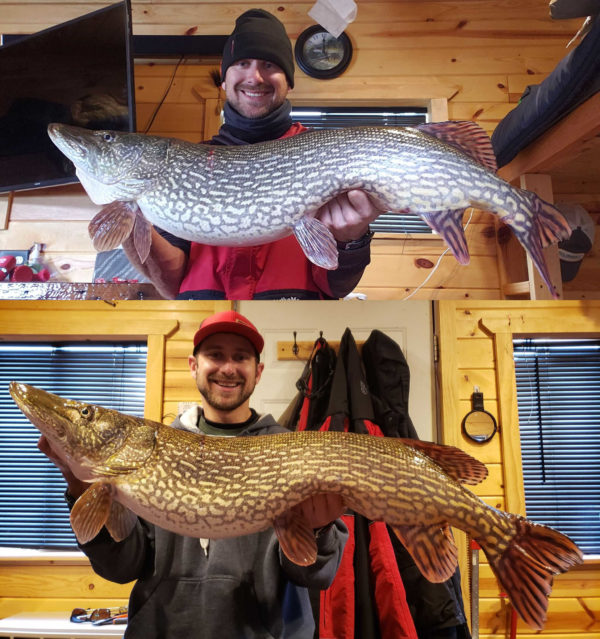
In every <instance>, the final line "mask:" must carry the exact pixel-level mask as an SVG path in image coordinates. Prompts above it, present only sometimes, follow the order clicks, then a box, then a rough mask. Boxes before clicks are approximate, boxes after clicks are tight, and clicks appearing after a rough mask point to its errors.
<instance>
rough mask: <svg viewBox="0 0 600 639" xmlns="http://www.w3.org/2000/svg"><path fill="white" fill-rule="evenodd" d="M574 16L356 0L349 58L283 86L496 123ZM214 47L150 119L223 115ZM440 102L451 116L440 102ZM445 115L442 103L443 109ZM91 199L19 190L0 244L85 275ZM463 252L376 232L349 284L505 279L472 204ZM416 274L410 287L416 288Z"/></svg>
mask: <svg viewBox="0 0 600 639" xmlns="http://www.w3.org/2000/svg"><path fill="white" fill-rule="evenodd" d="M105 4H106V2H99V1H95V0H88V1H87V2H74V1H69V2H66V1H63V2H58V1H56V0H37V1H32V0H23V1H21V2H15V1H7V0H0V31H1V32H4V33H31V32H34V31H36V30H39V29H42V28H45V27H47V26H49V25H52V24H56V23H59V22H62V21H64V20H68V19H70V18H74V17H76V16H79V15H82V14H84V13H86V12H88V11H91V10H93V9H96V8H98V7H100V6H103V5H105ZM253 6H255V5H254V4H248V3H230V2H203V1H200V2H198V1H195V0H194V1H193V2H192V1H189V0H179V1H176V0H156V1H155V0H152V1H150V0H133V20H134V33H136V34H158V35H169V34H172V35H183V34H196V35H218V34H227V33H229V32H230V31H231V28H232V25H233V23H234V20H235V17H236V16H237V15H239V14H240V13H241V12H242V11H244V10H246V9H248V8H251V7H253ZM261 6H262V7H264V8H266V9H268V10H270V11H271V12H273V13H275V14H276V15H277V16H278V17H279V18H280V19H281V20H282V21H283V22H284V24H285V25H286V28H287V30H288V33H289V34H290V36H291V38H292V40H295V38H296V37H297V36H298V34H299V33H300V32H301V31H302V30H303V29H304V28H306V27H308V26H309V25H311V24H312V23H313V22H312V20H311V18H310V17H309V16H308V15H307V12H308V10H309V9H310V7H311V6H312V2H309V3H283V4H281V3H276V2H269V1H267V2H262V3H261ZM579 23H580V21H577V20H569V21H552V20H551V19H550V18H549V15H548V3H547V0H524V1H523V2H518V1H516V0H499V1H498V2H493V3H492V2H473V1H472V0H465V1H462V0H458V1H457V2H451V1H448V0H430V1H428V2H427V1H426V2H421V1H419V0H409V1H398V0H388V1H370V0H361V1H360V2H359V3H358V16H357V19H356V21H355V22H354V23H352V24H351V25H350V26H349V27H348V29H347V31H348V34H349V35H350V38H351V39H352V42H353V45H354V49H355V55H354V59H353V61H352V63H351V65H350V67H349V69H348V70H347V71H346V73H345V74H343V75H342V76H341V77H340V78H337V79H335V80H330V81H317V80H313V79H309V78H307V77H306V76H305V75H304V74H303V73H302V72H301V71H297V80H296V88H295V89H294V91H293V92H292V94H291V96H290V97H291V99H292V101H293V102H294V103H295V104H298V105H315V104H355V103H362V104H369V105H376V104H388V105H394V104H407V103H413V104H414V103H418V104H423V103H424V101H427V100H430V99H433V100H435V102H434V107H435V112H436V114H438V116H437V117H449V118H450V119H470V120H475V121H477V122H478V123H480V124H481V125H482V126H483V127H484V128H485V129H486V131H488V132H489V133H491V132H492V131H493V129H494V127H495V125H496V124H497V123H498V121H499V120H500V119H501V118H502V117H503V116H504V115H505V114H506V113H507V112H508V111H509V110H510V109H511V108H513V107H514V105H515V103H516V102H517V100H518V98H519V96H520V94H521V93H522V91H523V89H524V88H525V86H526V85H528V84H535V83H538V82H540V81H541V80H542V79H543V78H544V77H545V76H546V75H547V74H548V73H549V72H550V71H551V70H552V69H553V68H554V66H555V65H556V63H557V62H558V61H559V60H560V59H561V58H562V57H563V56H564V55H565V44H566V43H567V42H568V40H569V39H570V37H571V36H572V35H573V33H574V32H575V31H576V29H577V28H578V26H579ZM217 66H218V61H217V60H186V61H185V62H184V63H183V64H182V65H180V66H179V68H178V69H177V72H176V75H175V81H174V82H173V86H172V87H171V89H170V91H169V93H168V95H167V97H166V99H165V102H164V104H163V106H162V107H161V109H160V111H159V113H158V116H157V118H156V120H155V121H154V124H153V127H152V129H151V132H153V133H157V134H159V135H173V136H177V137H182V138H186V139H189V140H194V141H199V140H202V139H205V138H206V137H208V136H209V135H210V134H211V133H212V132H213V130H214V129H215V128H216V126H217V125H218V111H219V107H220V103H219V99H220V97H221V96H220V94H219V90H218V89H217V87H216V86H215V85H214V83H213V81H212V80H211V78H210V76H209V72H210V70H211V69H216V68H217ZM173 73H174V64H173V63H160V62H159V61H153V62H150V63H144V64H138V65H136V70H135V76H136V100H137V112H138V128H139V129H140V130H144V129H145V128H146V126H147V123H148V122H149V120H150V118H151V114H152V113H153V111H154V109H155V107H156V105H157V104H158V102H159V101H160V100H161V99H162V97H163V95H164V93H165V91H166V89H167V87H168V84H169V82H170V80H171V76H172V75H173ZM446 105H447V116H446V115H445V113H444V112H445V110H446ZM440 114H441V115H440ZM97 210H98V207H95V206H93V205H92V204H91V203H90V202H89V200H88V199H87V197H86V196H85V195H83V194H82V193H81V190H80V188H79V187H68V188H61V189H53V190H51V191H38V192H30V193H18V194H17V195H16V197H15V198H14V203H13V206H12V212H11V215H10V222H9V226H8V229H7V230H5V231H0V249H27V248H29V247H30V246H31V245H32V244H33V242H35V241H41V242H43V243H44V244H45V245H46V250H47V256H48V258H49V261H50V262H51V266H52V267H53V270H54V273H55V274H56V277H57V278H60V279H64V280H68V281H91V279H92V275H93V263H94V256H95V254H94V251H93V249H92V247H91V244H90V241H89V239H88V236H87V230H86V228H87V222H88V221H89V219H90V218H91V217H92V215H93V214H94V213H95V212H96V211H97ZM467 237H468V243H469V247H470V250H471V255H472V261H471V264H470V265H469V266H467V267H461V266H459V265H458V264H457V263H456V261H455V260H454V258H453V257H451V256H448V255H446V256H444V257H443V258H442V259H441V264H440V266H439V268H438V270H437V271H436V272H435V275H434V276H433V277H431V279H430V280H429V281H428V282H427V283H426V284H424V285H423V283H424V281H425V279H426V278H427V276H428V275H429V274H430V273H431V272H432V270H433V266H434V265H435V263H436V262H437V260H438V259H439V258H440V256H441V255H442V253H443V251H444V250H445V245H443V243H442V242H441V240H439V239H438V240H435V239H433V240H432V239H425V240H423V239H418V238H409V237H402V238H398V237H396V238H393V239H390V238H389V237H382V238H381V239H376V240H375V242H374V244H373V260H372V264H371V266H370V267H369V268H368V269H367V272H366V274H365V276H364V278H363V280H362V282H361V283H360V284H359V287H358V290H359V291H360V292H363V293H366V294H367V295H368V296H369V298H371V299H390V298H393V299H398V298H404V297H406V296H407V295H414V297H415V298H444V297H451V298H457V297H475V298H498V297H499V295H500V278H499V274H498V260H497V258H496V237H495V229H494V222H493V218H492V216H491V215H490V214H487V213H476V214H475V215H474V216H473V220H472V222H471V226H470V228H469V229H468V230H467ZM420 285H423V286H422V288H420V289H419V290H416V289H418V287H419V286H420Z"/></svg>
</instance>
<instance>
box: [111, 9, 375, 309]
mask: <svg viewBox="0 0 600 639" xmlns="http://www.w3.org/2000/svg"><path fill="white" fill-rule="evenodd" d="M221 81H222V88H223V89H224V90H225V94H226V98H227V101H226V102H225V107H224V115H225V123H224V124H223V126H222V127H221V128H220V130H219V133H218V135H216V136H214V137H213V138H212V140H211V141H210V144H218V145H226V146H232V145H245V144H254V143H255V142H264V141H266V140H274V139H277V138H286V137H291V136H294V135H297V134H299V133H302V132H303V131H305V130H306V128H305V127H304V126H302V125H301V124H300V123H298V122H293V121H292V118H291V115H290V113H291V104H290V102H289V101H288V100H287V94H288V91H289V90H290V89H292V88H293V87H294V56H293V52H292V45H291V43H290V39H289V37H288V35H287V33H286V31H285V27H284V26H283V24H282V23H281V22H280V21H279V20H278V19H277V18H276V17H275V16H274V15H272V14H270V13H269V12H268V11H264V10H263V9H250V10H249V11H246V12H245V13H243V14H242V15H241V16H239V17H238V19H237V20H236V25H235V29H234V30H233V32H232V34H231V35H230V36H229V38H228V39H227V42H226V43H225V47H224V49H223V59H222V63H221ZM381 213H382V211H381V210H380V209H378V208H377V207H376V206H375V204H374V203H373V202H372V201H371V200H370V199H369V197H368V196H367V194H366V193H365V192H363V191H359V190H353V191H349V192H348V193H344V194H341V195H339V196H338V197H337V198H335V199H334V200H332V201H331V202H329V203H328V204H326V205H325V206H323V207H322V208H321V209H319V211H317V213H316V217H317V218H318V219H320V221H321V222H323V224H324V225H325V226H326V227H328V228H329V230H330V231H331V232H332V234H333V236H334V238H335V239H336V241H337V246H338V264H339V266H338V268H337V269H336V270H334V271H328V270H326V269H323V268H321V267H318V266H315V265H314V264H312V263H311V262H309V260H308V259H307V258H306V256H305V255H304V252H303V251H302V249H301V248H300V245H299V244H298V241H297V240H296V238H295V237H294V236H293V235H291V236H289V237H285V238H283V239H281V240H277V241H275V242H270V243H268V244H261V245H259V246H244V247H224V246H207V245H204V244H198V243H196V242H188V241H186V240H181V239H180V238H176V237H174V236H173V235H171V234H169V233H166V232H164V231H162V230H160V229H154V230H153V233H152V247H151V252H150V255H149V257H148V259H147V260H146V263H145V264H144V265H141V264H140V263H139V259H138V258H137V252H136V250H135V247H134V244H133V239H132V238H129V239H128V240H126V241H125V242H124V243H123V248H124V249H125V252H126V254H127V256H128V258H129V259H130V260H131V261H132V263H133V264H134V265H135V266H136V267H137V268H138V270H140V271H141V272H142V273H144V274H145V275H147V276H148V277H149V278H150V279H151V280H152V281H153V283H154V284H155V286H156V287H157V288H158V290H159V291H160V292H161V293H162V294H163V295H164V296H165V297H171V298H174V297H177V298H178V299H229V300H246V299H332V298H341V297H345V296H346V295H347V294H348V293H350V292H351V291H352V290H353V289H354V287H355V286H356V285H357V284H358V282H359V280H360V278H361V276H362V274H363V271H364V269H365V267H366V266H367V264H368V263H369V261H370V241H371V236H372V233H371V232H370V231H369V223H370V222H372V221H373V220H374V219H375V218H376V217H378V216H379V215H380V214H381Z"/></svg>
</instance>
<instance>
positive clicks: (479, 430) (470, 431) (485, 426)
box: [462, 410, 498, 444]
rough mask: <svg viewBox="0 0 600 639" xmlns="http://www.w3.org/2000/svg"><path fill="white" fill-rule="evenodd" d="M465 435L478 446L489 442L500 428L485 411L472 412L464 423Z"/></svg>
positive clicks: (465, 418)
mask: <svg viewBox="0 0 600 639" xmlns="http://www.w3.org/2000/svg"><path fill="white" fill-rule="evenodd" d="M462 428H463V432H464V434H465V435H466V436H467V437H468V438H469V439H472V440H473V441H474V442H477V443H478V444H483V442H487V441H489V440H490V439H492V437H493V436H494V435H495V434H496V431H497V430H498V426H497V425H496V420H495V419H494V416H493V415H492V414H491V413H488V412H487V411H485V410H472V411H471V412H470V413H467V414H466V415H465V417H464V419H463V421H462Z"/></svg>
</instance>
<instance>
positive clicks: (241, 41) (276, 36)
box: [221, 9, 294, 88]
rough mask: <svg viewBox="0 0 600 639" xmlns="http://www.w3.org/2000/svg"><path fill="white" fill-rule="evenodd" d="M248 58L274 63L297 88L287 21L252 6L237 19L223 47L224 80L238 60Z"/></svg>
mask: <svg viewBox="0 0 600 639" xmlns="http://www.w3.org/2000/svg"><path fill="white" fill-rule="evenodd" d="M245 58H248V59H254V60H268V61H269V62H274V63H275V64H277V65H278V66H280V67H281V69H282V70H283V72H284V73H285V75H286V77H287V80H288V82H289V85H290V87H291V88H293V87H294V54H293V53H292V43H291V42H290V39H289V37H288V35H287V33H286V32H285V27H284V26H283V24H282V23H281V22H280V21H279V20H278V19H277V18H276V17H275V16H274V15H272V14H271V13H269V12H268V11H264V10H263V9H250V10H249V11H246V12H245V13H242V15H241V16H240V17H239V18H238V19H237V20H236V21H235V29H234V30H233V32H232V34H231V35H230V36H229V38H227V41H226V42H225V47H224V49H223V60H222V62H221V81H224V80H225V74H226V73H227V69H228V68H229V67H230V66H231V65H232V64H233V63H234V62H236V61H237V60H242V59H245Z"/></svg>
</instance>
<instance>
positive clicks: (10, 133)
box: [0, 0, 135, 192]
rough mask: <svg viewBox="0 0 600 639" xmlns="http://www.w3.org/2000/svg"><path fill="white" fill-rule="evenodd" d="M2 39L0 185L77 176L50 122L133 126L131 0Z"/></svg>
mask: <svg viewBox="0 0 600 639" xmlns="http://www.w3.org/2000/svg"><path fill="white" fill-rule="evenodd" d="M3 42H5V43H4V44H3V45H2V46H0V192H8V191H19V190H24V189H30V188H39V187H45V186H54V185H59V184H68V183H72V182H77V178H76V177H75V169H74V167H73V165H72V163H71V162H70V161H69V160H68V159H67V158H66V157H65V156H64V155H63V154H62V153H61V152H60V151H59V150H58V149H57V148H56V147H55V146H54V144H52V142H51V141H50V138H49V137H48V134H47V127H48V124H49V123H50V122H63V123H66V124H74V125H77V126H82V127H86V128H89V129H104V128H109V129H116V130H121V131H135V103H134V85H133V55H132V46H131V42H132V37H131V7H130V3H129V0H123V1H122V2H118V3H116V4H112V5H110V6H108V7H105V8H102V9H99V10H97V11H94V12H92V13H88V14H86V15H84V16H81V17H79V18H75V19H74V20H70V21H68V22H64V23H62V24H59V25H57V26H54V27H50V28H48V29H45V30H43V31H40V32H38V33H34V34H32V35H27V36H22V37H18V38H16V37H14V36H12V37H5V38H4V39H3Z"/></svg>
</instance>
